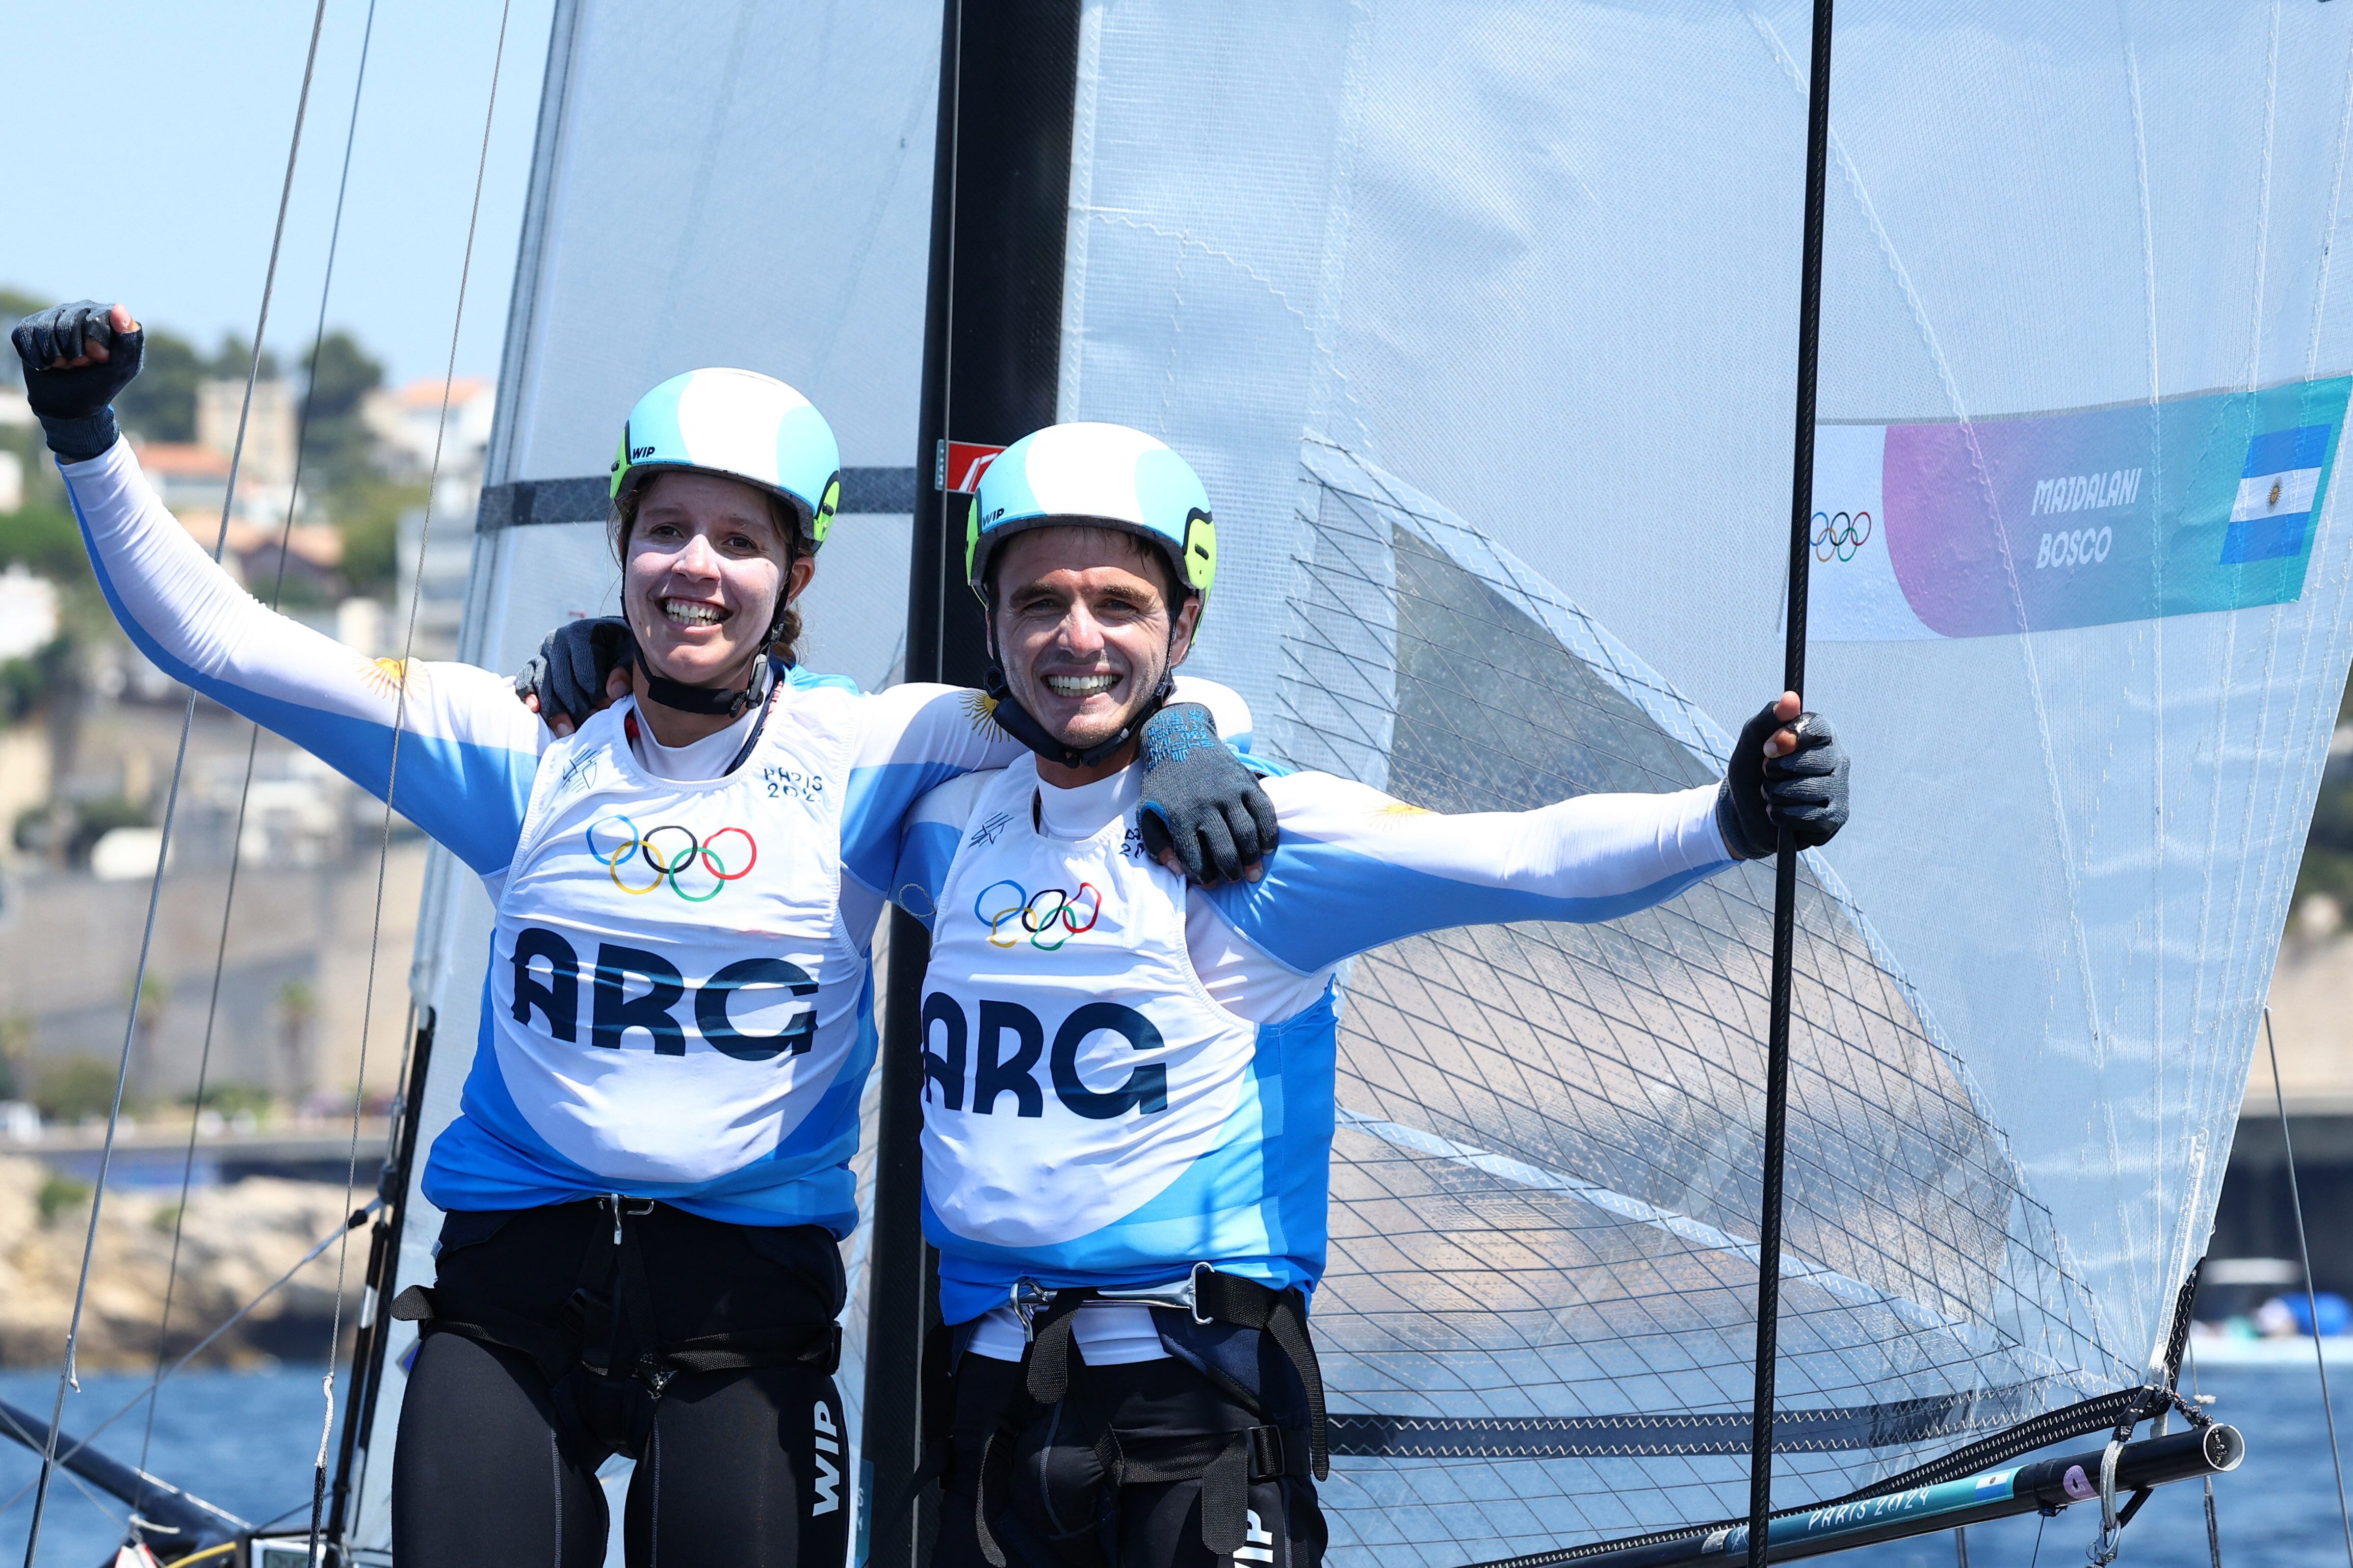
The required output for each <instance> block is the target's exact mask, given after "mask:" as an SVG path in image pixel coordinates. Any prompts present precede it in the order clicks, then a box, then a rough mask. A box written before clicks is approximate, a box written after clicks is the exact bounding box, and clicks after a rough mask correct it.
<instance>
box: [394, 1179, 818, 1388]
mask: <svg viewBox="0 0 2353 1568" xmlns="http://www.w3.org/2000/svg"><path fill="white" fill-rule="evenodd" d="M589 1202H590V1203H591V1204H593V1205H594V1206H595V1207H596V1210H597V1211H598V1214H599V1216H600V1218H601V1217H603V1216H609V1217H610V1219H611V1222H612V1223H611V1226H609V1228H608V1227H607V1226H605V1225H603V1224H601V1223H599V1224H596V1225H593V1226H586V1229H587V1231H588V1238H587V1244H586V1246H585V1247H582V1248H581V1252H580V1261H579V1267H578V1269H577V1271H576V1273H575V1277H574V1281H573V1289H572V1293H571V1295H570V1297H569V1298H568V1299H567V1300H565V1302H564V1304H563V1306H562V1308H561V1310H559V1311H558V1312H557V1313H556V1314H555V1316H554V1319H553V1321H550V1320H548V1319H545V1318H542V1317H539V1316H535V1315H530V1314H526V1313H523V1312H520V1311H516V1310H511V1309H510V1308H508V1307H505V1306H501V1305H500V1304H498V1303H496V1302H493V1301H491V1300H485V1299H482V1298H481V1297H480V1296H478V1295H473V1294H470V1293H466V1292H462V1291H460V1290H452V1289H448V1288H446V1287H442V1286H438V1285H437V1286H425V1285H411V1286H410V1287H408V1289H406V1290H403V1291H402V1292H401V1293H400V1294H399V1295H398V1296H396V1297H395V1298H394V1299H393V1303H392V1315H393V1316H394V1317H395V1318H397V1319H399V1320H401V1321H405V1322H413V1323H416V1324H417V1325H418V1332H419V1333H420V1334H433V1333H447V1334H457V1335H459V1336H460V1337H462V1338H465V1339H470V1340H473V1341H476V1342H480V1343H482V1344H489V1345H497V1346H499V1347H501V1349H505V1350H511V1351H515V1352H520V1353H522V1355H525V1356H528V1357H529V1358H530V1359H531V1361H532V1363H533V1365H534V1366H535V1367H537V1368H538V1370H539V1373H540V1375H541V1376H542V1377H543V1378H544V1379H546V1380H547V1382H548V1383H550V1384H554V1383H556V1382H557V1381H559V1380H560V1379H562V1378H563V1377H564V1376H565V1374H566V1373H569V1372H571V1371H572V1370H573V1368H575V1366H576V1367H586V1369H587V1370H588V1371H589V1372H590V1373H593V1374H594V1375H596V1376H597V1377H600V1378H610V1379H619V1378H626V1377H634V1378H636V1379H637V1380H638V1382H639V1383H641V1384H644V1385H645V1387H646V1389H647V1391H648V1392H649V1393H650V1394H653V1395H654V1396H655V1397H657V1398H659V1397H660V1395H661V1393H662V1390H663V1389H664V1388H666V1387H667V1386H668V1385H669V1384H670V1380H671V1379H672V1378H673V1377H675V1376H677V1375H678V1374H679V1373H682V1372H733V1371H737V1370H740V1369H746V1368H752V1367H764V1366H786V1365H790V1364H794V1363H799V1364H803V1365H806V1366H808V1367H810V1368H811V1369H813V1370H815V1371H818V1372H821V1373H828V1374H830V1373H833V1372H834V1371H836V1370H837V1369H838V1368H839V1366H840V1364H841V1325H840V1324H839V1322H836V1321H830V1317H829V1314H826V1312H825V1307H824V1304H822V1303H813V1306H814V1308H815V1315H825V1316H827V1319H828V1321H824V1322H822V1323H812V1322H808V1321H782V1322H776V1323H767V1324H756V1325H741V1326H731V1327H727V1328H723V1329H719V1330H716V1331H704V1332H691V1331H685V1332H681V1331H679V1330H678V1329H677V1328H676V1326H675V1325H673V1326H672V1327H671V1328H670V1329H669V1330H665V1328H664V1327H663V1324H662V1322H661V1320H660V1317H659V1314H658V1313H657V1312H656V1310H655V1305H654V1290H653V1286H652V1282H651V1280H650V1279H649V1278H648V1275H647V1269H646V1258H645V1247H644V1243H643V1239H642V1230H643V1227H644V1226H646V1225H647V1224H649V1223H652V1224H657V1225H659V1224H660V1223H661V1219H662V1216H661V1215H660V1214H659V1212H658V1211H660V1210H662V1209H664V1208H665V1207H666V1205H660V1204H657V1203H656V1202H654V1201H653V1200H652V1199H650V1198H630V1197H625V1196H623V1195H622V1194H618V1193H608V1194H606V1195H605V1196H603V1197H600V1198H596V1199H592V1200H589ZM565 1206H569V1205H565ZM526 1212H530V1211H526ZM670 1212H672V1213H678V1212H681V1211H670ZM746 1228H749V1227H746ZM608 1238H609V1239H608ZM630 1352H634V1353H630ZM625 1356H626V1357H627V1364H616V1363H617V1362H619V1361H621V1360H622V1359H623V1358H624V1357H625Z"/></svg>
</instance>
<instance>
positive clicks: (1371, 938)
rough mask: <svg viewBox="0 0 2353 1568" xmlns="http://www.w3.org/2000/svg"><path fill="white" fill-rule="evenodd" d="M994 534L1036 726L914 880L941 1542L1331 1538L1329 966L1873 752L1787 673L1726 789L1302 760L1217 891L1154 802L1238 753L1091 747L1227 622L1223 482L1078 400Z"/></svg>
mask: <svg viewBox="0 0 2353 1568" xmlns="http://www.w3.org/2000/svg"><path fill="white" fill-rule="evenodd" d="M968 538H969V540H970V544H969V546H968V555H967V564H968V574H969V577H970V581H971V583H972V585H973V587H974V588H975V589H976V591H977V592H978V593H979V594H980V595H981V598H982V601H983V603H984V605H986V606H987V616H988V627H989V637H990V648H991V651H992V654H993V656H994V658H996V659H997V665H998V668H999V669H1000V670H1001V672H1002V683H1001V684H1002V687H1003V689H1004V692H1005V695H1004V697H1003V699H1002V700H1001V701H1000V706H999V709H998V713H999V716H1000V719H1008V718H1010V719H1011V720H1012V727H1013V728H1014V729H1015V731H1016V733H1019V734H1025V735H1028V736H1029V737H1030V738H1031V739H1032V741H1033V744H1034V746H1035V749H1036V752H1037V754H1036V755H1034V756H1029V757H1024V758H1022V759H1021V760H1019V761H1018V762H1016V763H1013V764H1012V765H1011V766H1009V767H1008V768H1006V769H1004V770H1003V771H1002V772H998V773H973V774H969V775H966V776H965V777H963V778H959V779H957V780H955V781H954V782H952V783H949V784H944V785H942V786H940V787H939V788H937V789H935V790H934V791H932V792H931V793H930V794H929V795H927V796H925V798H924V799H923V801H922V802H921V803H919V804H918V805H917V806H916V808H915V810H914V811H913V814H912V815H911V816H910V817H909V819H908V829H907V839H906V847H905V852H904V854H903V855H902V860H901V862H900V870H899V874H898V878H897V880H896V883H895V885H894V888H893V891H892V897H893V898H894V899H895V900H899V901H900V902H901V903H902V904H903V905H904V906H905V907H907V908H908V909H910V910H913V911H914V912H916V913H918V914H919V915H920V916H922V917H923V919H924V920H925V921H926V923H928V924H929V925H930V926H931V928H932V930H933V933H934V940H933V948H932V957H931V965H930V969H929V971H928V973H927V974H926V976H925V979H924V983H923V1030H924V1044H923V1069H924V1073H925V1075H926V1082H925V1091H924V1106H923V1115H924V1121H923V1200H924V1215H923V1217H924V1225H925V1229H926V1233H927V1235H928V1237H929V1238H930V1240H931V1242H932V1244H933V1245H934V1247H937V1248H938V1249H939V1278H940V1305H941V1309H942V1313H943V1316H944V1319H945V1321H947V1323H948V1324H950V1325H951V1330H952V1339H951V1344H952V1347H953V1351H954V1366H955V1371H954V1374H953V1395H952V1402H949V1408H950V1409H951V1410H952V1431H951V1433H950V1435H949V1436H950V1441H949V1443H948V1444H947V1450H948V1451H947V1453H946V1455H945V1456H944V1458H945V1463H946V1465H947V1468H948V1474H947V1489H948V1502H947V1505H946V1507H945V1509H944V1511H943V1514H942V1528H941V1533H940V1537H939V1547H938V1552H937V1555H936V1557H935V1558H934V1563H935V1564H936V1565H937V1568H978V1565H979V1564H980V1563H983V1562H984V1560H985V1561H987V1562H988V1563H1002V1562H1011V1563H1018V1564H1023V1565H1027V1568H1063V1565H1066V1564H1071V1565H1077V1564H1084V1565H1103V1564H1109V1563H1116V1564H1118V1565H1119V1568H1162V1565H1173V1564H1202V1565H1206V1564H1209V1563H1226V1562H1233V1563H1252V1564H1271V1565H1274V1568H1285V1565H1289V1564H1308V1563H1315V1562H1316V1561H1318V1560H1319V1558H1320V1556H1321V1552H1322V1547H1323V1542H1324V1529H1323V1524H1322V1521H1321V1517H1320V1515H1319V1514H1318V1512H1317V1510H1316V1507H1315V1502H1314V1479H1315V1478H1318V1477H1320V1476H1322V1475H1323V1473H1324V1436H1323V1430H1322V1414H1323V1401H1322V1390H1321V1386H1320V1384H1319V1380H1318V1378H1317V1375H1316V1371H1315V1361H1314V1352H1313V1350H1312V1349H1311V1348H1310V1346H1309V1342H1308V1339H1307V1334H1306V1325H1305V1311H1306V1307H1307V1300H1308V1294H1309V1292H1310V1291H1311V1290H1312V1289H1314V1285H1315V1282H1316V1279H1317V1278H1318V1276H1319V1275H1320V1274H1321V1272H1322V1270H1323V1268H1324V1241H1325V1208H1326V1198H1327V1190H1328V1173H1329V1166H1330V1153H1331V1143H1332V1134H1333V1073H1334V1051H1335V1041H1334V992H1333V984H1332V977H1333V973H1334V970H1335V967H1336V966H1337V965H1338V964H1339V963H1342V962H1343V961H1344V960H1345V959H1347V958H1348V957H1350V956H1351V955H1352V954H1355V953H1359V952H1365V951H1366V950H1367V949H1370V948H1373V947H1377V946H1379V945H1380V944H1382V943H1385V942H1395V941H1397V940H1398V939H1399V938H1402V937H1406V936H1410V935H1412V934H1414V933H1416V932H1419V931H1433V930H1437V929H1440V928H1442V927H1447V926H1453V925H1462V924H1470V923H1475V922H1486V921H1525V920H1552V921H1597V920H1606V919H1609V918H1610V917H1611V916H1613V915H1617V914H1620V913H1623V912H1627V911H1630V910H1637V909H1641V908H1643V907H1645V906H1647V905H1650V904H1653V903H1656V902H1659V901H1661V900H1665V899H1669V898H1672V897H1673V896H1674V895H1675V894H1677V893H1678V892H1680V891H1682V890H1683V889H1685V888H1688V887H1690V886H1691V885H1692V884H1693V883H1694V882H1696V881H1698V880H1699V879H1702V878H1704V877H1707V876H1709V875H1711V874H1713V873H1715V872H1717V871H1720V870H1722V869H1723V868H1725V867H1727V866H1729V865H1731V864H1732V863H1733V862H1734V861H1735V860H1736V859H1740V858H1750V857H1757V856H1761V855H1765V854H1767V853H1769V852H1771V850H1772V848H1773V847H1774V842H1775V835H1776V832H1777V829H1778V826H1779V825H1780V824H1782V823H1783V822H1788V823H1789V824H1790V825H1792V826H1795V828H1796V830H1797V836H1798V840H1799V843H1800V844H1802V845H1808V846H1810V845H1816V844H1820V843H1822V842H1825V841H1826V840H1828V838H1829V837H1831V834H1833V833H1835V832H1836V831H1837V830H1838V827H1839V826H1840V825H1841V823H1842V822H1843V821H1844V819H1845V814H1846V804H1845V803H1846V784H1845V781H1846V773H1847V762H1846V758H1845V756H1844V753H1843V752H1841V749H1840V748H1839V746H1838V745H1837V743H1836V742H1835V741H1834V739H1833V738H1832V736H1831V730H1830V727H1829V725H1828V724H1826V723H1825V722H1823V721H1821V720H1820V718H1819V717H1818V716H1815V715H1810V714H1806V715H1800V713H1799V702H1798V699H1797V697H1796V696H1795V695H1794V694H1786V695H1784V696H1783V697H1782V698H1781V699H1780V700H1779V701H1778V703H1777V704H1775V705H1773V706H1769V707H1767V709H1766V710H1764V711H1763V712H1761V713H1759V714H1758V715H1757V717H1756V718H1755V719H1752V720H1751V721H1749V722H1748V724H1747V726H1746V729H1745V730H1744V731H1742V734H1741V737H1740V742H1739V744H1738V747H1737V748H1736V752H1735V753H1734V756H1733V760H1732V763H1731V768H1730V773H1729V776H1728V777H1727V778H1726V779H1725V781H1724V782H1723V783H1722V784H1720V785H1709V786H1706V787H1704V788H1700V789H1693V790H1686V791H1683V792H1681V793H1677V794H1666V795H1583V796H1579V797H1577V798H1574V799H1570V800H1566V801H1562V802H1560V803H1558V804H1556V805H1549V806H1546V807H1544V808H1542V809H1540V810H1535V811H1529V812H1523V813H1496V814H1490V815H1482V816H1440V815H1437V814H1433V813H1430V812H1426V811H1420V810H1418V809H1416V808H1414V807H1412V806H1410V805H1406V804H1404V803H1402V802H1399V801H1397V800H1394V799H1391V798H1389V797H1388V796H1387V795H1382V794H1381V793H1380V792H1379V791H1377V790H1373V789H1369V788H1366V787H1365V786H1364V785H1361V784H1354V783H1351V782H1349V781H1348V780H1345V779H1342V778H1337V777H1335V776H1333V775H1330V774H1327V773H1289V774H1287V775H1286V774H1278V775H1277V776H1274V777H1271V778H1269V779H1268V780H1267V781H1266V788H1267V793H1268V795H1270V796H1271V798H1272V800H1273V803H1274V806H1275V811H1276V815H1277V818H1278V821H1279V823H1280V832H1281V847H1280V848H1279V849H1277V850H1275V851H1274V852H1273V853H1271V854H1270V855H1269V856H1268V857H1267V860H1266V874H1265V876H1264V878H1263V879H1261V880H1255V881H1240V882H1227V883H1224V884H1222V885H1219V886H1217V887H1214V888H1210V889H1199V888H1188V887H1187V884H1186V883H1185V881H1184V880H1183V879H1180V878H1178V877H1176V876H1174V875H1172V874H1170V873H1169V872H1168V871H1166V870H1165V869H1163V868H1160V867H1159V866H1157V865H1156V864H1155V863H1154V862H1153V860H1152V859H1151V858H1149V857H1148V856H1147V855H1146V854H1145V852H1144V850H1143V848H1142V847H1141V844H1140V835H1139V832H1138V827H1139V823H1140V821H1142V820H1143V819H1144V814H1145V813H1146V812H1147V811H1148V810H1149V806H1148V803H1147V802H1146V800H1145V795H1146V792H1147V791H1148V789H1149V787H1150V780H1151V778H1152V777H1153V776H1154V774H1155V772H1156V771H1157V770H1158V769H1159V768H1162V767H1166V766H1170V765H1173V764H1175V763H1177V762H1178V761H1180V760H1181V759H1183V758H1185V757H1186V756H1187V755H1188V754H1189V753H1191V752H1193V751H1195V750H1197V749H1215V750H1222V749H1223V748H1222V747H1220V746H1219V745H1218V742H1217V741H1216V738H1215V737H1214V736H1212V735H1209V734H1207V733H1198V734H1187V733H1184V732H1181V731H1176V730H1174V729H1173V728H1172V729H1171V730H1169V731H1155V732H1154V733H1152V734H1150V735H1147V736H1145V737H1144V738H1143V739H1142V740H1141V742H1140V743H1139V742H1127V743H1124V744H1122V745H1120V746H1119V747H1118V748H1116V749H1115V750H1113V751H1111V752H1109V754H1103V752H1102V750H1101V745H1102V742H1103V740H1104V738H1105V737H1109V736H1114V735H1117V734H1119V733H1120V732H1121V731H1123V730H1124V728H1125V727H1126V726H1127V724H1128V722H1129V716H1130V715H1131V714H1132V713H1133V712H1134V710H1135V709H1136V707H1137V705H1139V704H1142V703H1145V702H1147V701H1148V700H1150V698H1151V695H1152V694H1153V693H1154V692H1155V691H1156V690H1159V689H1162V687H1163V685H1164V683H1165V682H1166V679H1167V676H1168V672H1169V670H1170V669H1171V668H1172V667H1173V666H1175V665H1176V663H1178V662H1179V661H1181V660H1182V659H1183V658H1185V656H1186V653H1187V649H1188V648H1189V647H1190V646H1191V642H1192V639H1193V637H1194V634H1195V632H1196V630H1197V629H1198V625H1199V621H1200V616H1201V612H1202V608H1203V606H1204V605H1205V603H1206V602H1207V599H1208V593H1209V589H1210V586H1211V583H1212V580H1213V578H1214V576H1215V573H1216V565H1217V548H1216V536H1215V533H1214V531H1213V529H1212V524H1211V521H1210V515H1209V504H1208V495H1207V494H1206V493H1205V492H1204V490H1203V489H1202V487H1201V483H1200V481H1199V479H1197V478H1196V477H1195V475H1194V473H1193V471H1192V469H1191V468H1189V467H1188V466H1187V464H1186V463H1185V462H1184V460H1183V459H1182V458H1179V457H1178V456H1177V455H1176V453H1174V452H1172V451H1170V450H1169V449H1168V448H1167V447H1165V446H1163V445H1162V444H1161V443H1160V442H1158V441H1155V440H1154V439H1152V438H1151V437H1147V436H1145V435H1143V434H1141V433H1140V432H1137V431H1134V430H1129V429H1125V428H1124V427H1121V426H1111V425H1062V426H1052V427H1050V428H1049V429H1045V430H1041V431H1039V432H1038V433H1037V434H1035V435H1032V436H1030V437H1028V438H1026V439H1024V440H1022V441H1019V442H1017V443H1016V444H1015V445H1014V446H1012V447H1009V448H1008V450H1007V451H1006V452H1005V453H1004V455H1003V456H1001V457H1000V458H997V461H996V463H995V464H994V465H993V466H992V467H991V468H989V470H988V472H987V475H986V476H985V477H984V478H983V479H982V482H981V486H980V491H979V494H978V496H977V498H976V501H975V504H974V507H973V522H972V525H971V527H970V530H969V531H968ZM992 684H995V681H994V679H993V682H992ZM1008 708H1011V709H1013V710H1015V713H1014V714H1012V715H1008ZM1025 720H1026V721H1027V722H1024V721H1025Z"/></svg>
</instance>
